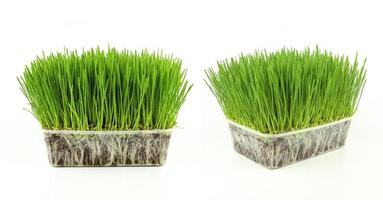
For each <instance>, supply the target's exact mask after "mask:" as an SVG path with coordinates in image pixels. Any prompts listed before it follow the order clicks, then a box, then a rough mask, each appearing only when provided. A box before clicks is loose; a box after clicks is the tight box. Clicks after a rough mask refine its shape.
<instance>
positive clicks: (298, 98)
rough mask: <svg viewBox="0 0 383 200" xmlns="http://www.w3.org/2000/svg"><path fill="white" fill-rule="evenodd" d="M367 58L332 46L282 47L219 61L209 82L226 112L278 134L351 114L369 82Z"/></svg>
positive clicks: (261, 128) (259, 129) (209, 73)
mask: <svg viewBox="0 0 383 200" xmlns="http://www.w3.org/2000/svg"><path fill="white" fill-rule="evenodd" d="M365 62H366V60H364V62H363V63H362V64H359V63H358V58H357V55H356V58H355V60H354V62H352V63H351V62H350V61H349V58H348V57H345V56H338V55H334V54H333V53H331V52H328V51H321V50H320V49H319V48H318V47H317V48H316V49H315V50H310V49H309V48H306V49H305V50H303V51H298V50H296V49H287V48H283V49H280V50H278V51H276V52H273V53H268V52H266V51H256V52H255V53H254V54H251V55H243V54H242V55H241V56H240V57H239V58H231V59H227V60H224V61H221V62H218V71H217V72H215V71H214V70H213V69H212V68H210V69H208V70H206V75H207V77H208V80H207V81H206V83H207V84H208V86H209V87H210V90H211V91H212V92H213V94H214V95H215V96H216V98H217V100H218V102H219V104H220V106H221V108H222V109H223V112H224V113H225V115H226V117H227V118H228V119H230V120H232V121H235V122H237V123H239V124H242V125H244V126H247V127H249V128H252V129H255V130H257V131H260V132H262V133H267V134H277V133H282V132H287V131H294V130H298V129H303V128H308V127H312V126H317V125H321V124H325V123H329V122H333V121H336V120H340V119H343V118H347V117H350V116H352V115H353V114H354V113H355V111H356V109H357V106H358V103H359V98H360V95H361V93H362V90H363V86H364V84H365V81H366V69H365V67H364V66H365Z"/></svg>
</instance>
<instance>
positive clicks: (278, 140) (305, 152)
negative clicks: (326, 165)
mask: <svg viewBox="0 0 383 200" xmlns="http://www.w3.org/2000/svg"><path fill="white" fill-rule="evenodd" d="M350 123H351V118H346V119H342V120H339V121H335V122H332V123H329V124H324V125H321V126H316V127H312V128H307V129H301V130H297V131H292V132H286V133H281V134H273V135H271V134H263V133H260V132H257V131H254V130H252V129H249V128H247V127H244V126H242V125H239V124H237V123H235V122H233V121H229V127H230V130H231V135H232V139H233V144H234V149H235V151H237V152H238V153H240V154H242V155H244V156H245V157H247V158H249V159H251V160H253V161H255V162H257V163H259V164H261V165H263V166H264V167H266V168H269V169H276V168H280V167H283V166H286V165H289V164H292V163H295V162H298V161H301V160H305V159H308V158H311V157H314V156H317V155H320V154H323V153H326V152H329V151H332V150H335V149H338V148H341V147H343V146H344V144H345V141H346V137H347V132H348V129H349V126H350Z"/></svg>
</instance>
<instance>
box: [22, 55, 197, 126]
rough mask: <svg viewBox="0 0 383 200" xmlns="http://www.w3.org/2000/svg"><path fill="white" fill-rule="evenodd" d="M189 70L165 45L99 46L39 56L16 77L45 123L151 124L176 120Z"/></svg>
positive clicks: (39, 118) (70, 124)
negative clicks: (146, 47)
mask: <svg viewBox="0 0 383 200" xmlns="http://www.w3.org/2000/svg"><path fill="white" fill-rule="evenodd" d="M185 75H186V71H185V70H183V69H181V60H180V59H178V58H174V57H173V56H171V55H165V54H164V53H162V52H161V51H158V52H149V51H148V50H143V51H128V50H121V51H119V50H117V49H115V48H108V50H106V51H104V50H100V49H99V48H95V49H90V50H88V51H83V52H81V53H78V52H77V51H69V50H67V49H65V50H64V51H63V52H61V53H55V54H53V53H52V54H50V55H48V56H46V55H43V56H42V57H37V58H36V60H34V61H33V62H32V63H31V64H30V66H27V67H26V69H25V72H24V74H23V76H21V77H18V80H19V83H20V86H21V90H22V92H23V93H24V95H25V96H26V98H27V99H28V101H29V103H30V106H31V109H32V113H33V114H34V116H35V117H36V118H37V119H38V121H39V122H40V123H41V126H42V128H44V129H50V130H58V129H60V130H93V131H97V130H148V129H167V128H172V127H174V126H175V124H176V118H177V113H178V111H179V109H180V107H181V105H182V104H183V103H184V101H185V97H186V95H187V94H188V92H189V91H190V89H191V85H190V84H189V83H188V81H187V80H185Z"/></svg>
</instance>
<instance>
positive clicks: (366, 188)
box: [0, 0, 383, 200]
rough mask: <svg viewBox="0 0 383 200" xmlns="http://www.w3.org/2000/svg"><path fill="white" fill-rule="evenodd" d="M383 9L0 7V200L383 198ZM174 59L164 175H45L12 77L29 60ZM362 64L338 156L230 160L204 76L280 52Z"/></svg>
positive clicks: (304, 4)
mask: <svg viewBox="0 0 383 200" xmlns="http://www.w3.org/2000/svg"><path fill="white" fill-rule="evenodd" d="M382 8H383V6H382V5H380V4H379V1H368V0H361V1H351V0H345V1H336V0H328V1H327V0H320V1H316V2H314V1H272V0H265V1H255V0H253V1H240V0H237V1H224V0H216V1H208V0H193V1H187V2H186V1H185V2H182V1H180V0H178V1H177V0H175V1H144V0H139V1H135V2H129V1H120V2H117V1H105V2H100V1H96V0H89V1H80V0H73V1H72V0H65V1H61V2H56V1H52V0H46V1H32V0H25V1H20V0H12V1H1V2H0V22H1V23H0V70H1V71H0V81H1V84H0V87H1V88H0V91H1V97H0V101H1V102H0V106H1V107H0V117H1V120H0V123H1V139H0V199H39V200H44V199H63V200H64V199H65V200H67V199H94V200H96V199H167V200H172V199H193V200H195V199H294V200H299V199H302V200H307V199H383V195H382V179H383V173H382V169H383V156H382V152H383V151H382V146H383V145H382V141H383V128H382V124H383V121H382V115H383V114H382V111H383V103H382V102H383V95H382V87H383V78H382V77H383V70H382V69H383V66H382V64H383V63H382V58H383V52H382V45H383V39H382V36H383V31H382V19H383V11H382ZM108 44H109V45H110V46H115V47H117V48H129V49H142V48H149V49H153V50H155V49H158V48H161V49H163V50H165V51H166V52H169V53H173V54H174V55H176V56H178V57H181V58H182V59H183V64H184V65H183V66H184V67H185V68H188V72H189V73H188V79H189V80H190V81H191V82H192V83H193V84H194V88H193V90H192V91H191V93H190V95H189V96H188V98H187V101H186V103H185V104H184V107H183V108H182V110H181V111H180V113H179V118H178V126H180V127H182V128H181V129H178V130H176V131H175V132H174V134H173V137H172V140H171V144H170V147H169V152H168V159H167V163H166V164H165V165H164V166H163V167H148V168H52V167H51V166H50V165H49V163H48V158H47V153H46V149H45V143H44V141H43V135H42V133H41V130H40V126H39V124H38V122H37V121H36V120H35V119H34V118H33V116H32V115H31V114H29V113H28V112H26V111H24V110H23V109H22V108H23V107H27V102H26V100H25V98H24V97H23V96H22V94H21V92H20V91H19V89H18V84H17V81H16V76H18V75H21V73H22V72H23V69H24V67H25V65H26V64H29V63H30V62H31V61H32V60H33V59H34V58H35V56H37V55H39V54H41V52H42V51H43V50H44V51H46V52H50V51H58V50H62V49H63V47H64V46H65V47H68V48H70V49H81V48H83V47H84V48H89V47H95V46H97V45H100V46H101V47H103V48H105V47H107V46H108ZM316 44H318V45H319V46H320V47H321V48H322V49H329V50H333V51H334V52H337V53H340V54H346V55H350V56H353V55H355V53H356V52H357V51H358V52H359V54H360V55H361V56H362V57H367V59H368V60H367V67H368V81H367V85H366V87H365V91H364V94H363V97H362V100H361V104H360V106H359V110H358V112H357V113H356V115H355V117H354V120H353V122H352V125H351V128H350V131H349V137H348V141H347V145H346V147H345V148H343V149H340V150H337V151H334V152H331V153H328V154H325V155H322V156H319V157H316V158H313V159H309V160H306V161H304V162H300V163H297V164H293V165H290V166H287V167H284V168H281V169H278V170H268V169H265V168H263V167H261V166H259V165H258V164H256V163H254V162H252V161H250V160H248V159H246V158H244V157H242V156H240V155H239V154H237V153H235V152H234V150H233V148H232V144H231V138H230V134H229V130H228V126H227V124H226V123H225V117H224V115H223V113H222V111H221V110H220V108H219V106H218V104H217V102H216V101H215V99H214V97H213V95H212V94H211V93H210V92H209V90H208V89H207V87H206V86H205V84H204V82H203V78H204V77H205V76H204V72H203V70H204V69H206V68H208V67H212V66H215V63H216V61H217V60H221V59H224V58H226V57H231V56H237V55H238V54H239V53H240V52H241V51H243V52H252V51H253V50H255V49H264V48H265V49H267V50H270V51H272V50H275V49H278V48H281V47H283V46H287V47H295V48H299V49H302V48H304V47H306V46H311V47H314V46H315V45H316Z"/></svg>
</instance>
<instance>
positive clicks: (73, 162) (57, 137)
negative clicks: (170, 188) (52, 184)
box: [45, 133, 170, 166]
mask: <svg viewBox="0 0 383 200" xmlns="http://www.w3.org/2000/svg"><path fill="white" fill-rule="evenodd" d="M169 141H170V133H142V134H60V133H46V134H45V142H46V144H47V148H48V155H49V161H50V163H51V165H52V166H148V165H163V164H164V163H165V160H166V155H167V149H168V145H169Z"/></svg>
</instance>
